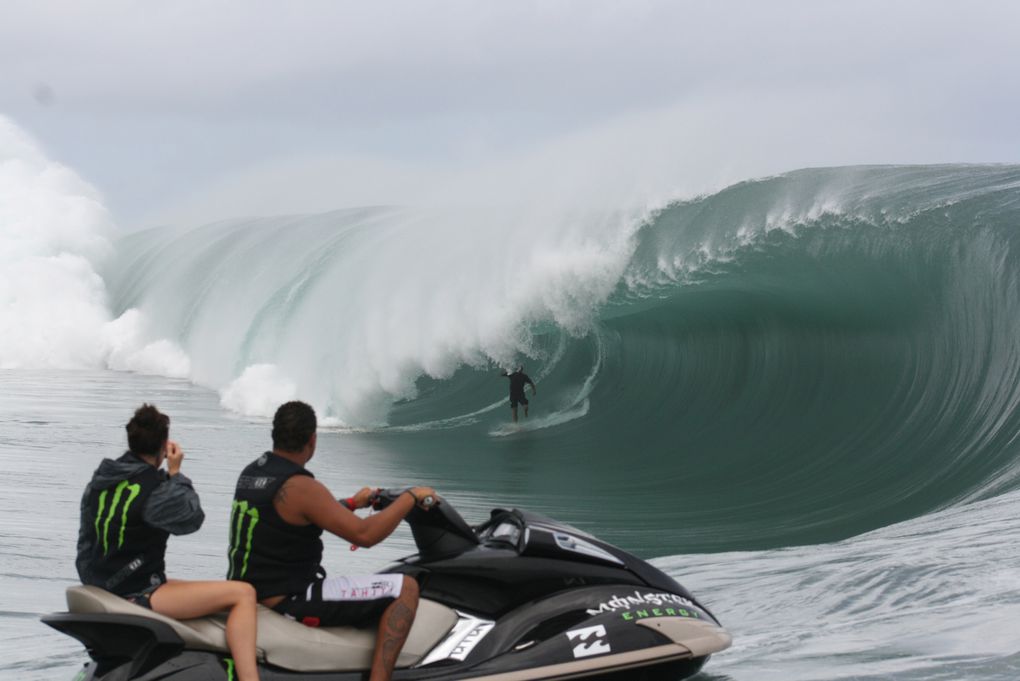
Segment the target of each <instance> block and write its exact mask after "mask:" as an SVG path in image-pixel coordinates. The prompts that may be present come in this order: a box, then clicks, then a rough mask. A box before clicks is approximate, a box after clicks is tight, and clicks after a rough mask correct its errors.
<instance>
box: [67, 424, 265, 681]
mask: <svg viewBox="0 0 1020 681" xmlns="http://www.w3.org/2000/svg"><path fill="white" fill-rule="evenodd" d="M127 433H128V436H127V437H128V451H127V452H125V453H124V455H123V456H121V457H120V458H119V459H116V460H113V459H103V461H102V463H100V464H99V468H97V469H96V471H95V473H93V474H92V480H91V481H90V482H89V484H88V485H87V486H86V487H85V494H84V495H83V496H82V499H81V527H80V529H79V531H78V558H77V560H76V561H75V565H76V567H77V568H78V576H79V577H80V578H81V581H82V584H92V585H94V586H98V587H101V588H103V589H106V590H107V591H111V592H113V593H115V594H117V595H118V596H120V597H122V598H125V599H127V600H129V601H131V602H133V603H135V604H136V605H140V606H142V607H143V608H149V609H151V610H152V611H153V612H158V613H160V614H161V615H166V616H168V617H173V618H175V619H191V618H193V617H201V616H203V615H210V614H212V613H216V612H220V611H223V610H229V611H230V614H229V615H228V616H227V632H226V633H227V645H228V646H229V647H230V653H231V655H233V658H234V664H235V670H236V671H237V678H238V679H239V681H257V680H258V678H259V676H258V667H257V666H256V662H255V627H256V624H255V605H256V604H255V589H253V588H252V587H251V585H250V584H244V583H243V582H223V581H208V582H193V581H183V580H179V579H173V580H168V579H167V576H166V573H165V570H166V563H165V560H164V556H165V554H166V542H167V539H168V538H169V536H170V535H171V534H190V533H192V532H195V531H196V530H198V528H200V527H201V526H202V522H203V521H204V520H205V513H204V512H203V511H202V506H201V505H200V504H199V501H198V494H196V493H195V490H194V488H193V487H192V486H191V480H189V479H188V478H187V476H185V475H184V474H183V473H181V462H182V461H183V460H184V452H183V451H182V450H181V448H180V446H179V445H178V444H177V443H176V442H172V441H171V440H170V439H169V435H170V417H168V416H167V415H166V414H162V413H160V411H159V410H158V409H156V407H154V406H152V405H149V404H143V405H142V406H141V407H139V408H138V410H137V411H135V414H134V416H133V417H132V418H131V420H130V421H128V424H127ZM164 461H166V464H167V466H166V468H167V469H166V470H165V471H164V470H161V468H160V467H161V466H162V465H163V462H164Z"/></svg>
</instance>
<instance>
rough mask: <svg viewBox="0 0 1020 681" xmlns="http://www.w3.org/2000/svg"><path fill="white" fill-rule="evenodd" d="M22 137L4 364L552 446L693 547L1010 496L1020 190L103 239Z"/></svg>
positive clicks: (343, 218) (237, 403)
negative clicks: (519, 385)
mask: <svg viewBox="0 0 1020 681" xmlns="http://www.w3.org/2000/svg"><path fill="white" fill-rule="evenodd" d="M15 133H16V131H13V132H12V131H10V130H8V131H5V134H4V135H0V138H2V140H3V144H4V148H3V149H2V150H0V151H2V152H3V155H2V156H0V192H3V199H4V200H3V202H0V223H2V224H0V230H2V231H0V237H2V244H0V262H2V264H3V273H2V275H0V301H2V303H3V305H4V308H3V316H2V319H0V327H2V332H3V333H2V339H3V340H0V365H2V366H3V367H7V368H11V367H19V366H49V367H60V368H63V367H74V366H106V367H110V368H114V369H121V370H133V371H142V372H148V373H158V374H164V375H169V376H178V377H186V378H189V379H190V380H192V381H193V382H195V383H198V384H200V385H203V386H208V387H211V388H213V389H215V390H218V391H219V392H220V395H221V398H222V402H223V404H224V405H225V406H226V407H228V408H230V409H233V410H235V411H238V412H241V413H245V414H252V415H266V414H269V413H271V411H272V409H273V408H275V406H276V405H277V404H279V403H280V402H281V401H282V400H285V399H289V398H292V397H301V398H303V399H307V400H309V401H311V402H312V403H314V404H315V405H316V406H317V408H318V409H319V411H320V412H321V413H322V414H323V415H324V416H325V417H326V418H327V419H329V422H330V423H334V424H336V425H337V426H339V427H342V428H352V429H362V430H364V429H367V430H369V431H371V432H375V433H382V434H389V435H387V436H393V437H399V436H400V435H399V434H400V433H406V432H407V431H413V432H415V433H417V434H418V435H417V437H420V438H421V440H420V442H422V443H423V444H422V445H421V446H422V447H423V449H424V450H425V451H427V448H428V447H429V446H435V447H451V446H453V447H458V446H470V447H473V448H476V449H478V450H479V451H484V450H486V449H499V448H505V447H511V446H515V445H514V442H515V441H516V442H519V441H520V439H521V438H528V439H529V440H530V441H532V442H534V441H537V440H541V441H542V442H543V443H544V444H545V445H547V450H548V451H555V452H557V454H556V456H557V458H558V459H559V462H558V464H557V465H558V466H560V467H561V470H562V471H564V472H563V476H564V478H566V477H569V480H570V484H579V485H589V486H599V485H605V484H606V483H605V481H606V480H607V479H613V480H614V485H613V488H612V489H611V490H607V491H606V497H607V500H608V502H607V503H609V505H610V506H611V505H612V503H625V501H624V500H625V499H626V498H628V497H629V496H630V495H640V496H642V497H643V498H644V499H645V500H644V502H643V503H645V504H646V505H647V506H648V508H649V512H656V509H657V508H658V509H666V508H667V507H668V508H669V512H670V513H672V514H673V515H674V516H676V517H678V518H679V520H680V522H679V523H678V528H677V530H676V533H677V537H675V538H673V541H671V542H670V543H671V544H673V545H676V544H677V543H682V544H683V545H684V546H687V547H689V548H690V549H691V550H699V549H704V550H713V549H718V548H725V547H733V546H740V547H749V546H751V547H753V546H756V545H761V546H774V545H776V543H777V542H779V543H790V542H801V543H806V542H815V541H824V540H828V539H832V538H835V537H839V536H850V535H853V534H856V533H859V532H861V531H864V530H867V529H871V528H874V527H879V526H884V525H887V524H890V523H891V522H895V521H896V520H900V519H903V518H907V517H912V516H915V515H918V514H921V513H925V512H927V511H930V510H932V509H935V508H939V507H944V506H950V505H954V504H957V503H960V502H964V501H969V500H973V499H978V498H984V497H990V496H994V495H996V494H998V493H1001V492H1003V491H1006V490H1010V489H1014V488H1015V487H1016V486H1017V480H1018V460H1020V457H1018V451H1017V442H1016V434H1017V433H1018V432H1020V419H1018V416H1017V403H1018V400H1020V380H1018V377H1020V354H1018V351H1020V342H1018V340H1017V339H1018V337H1020V334H1018V332H1020V328H1018V326H1020V307H1018V302H1020V301H1018V291H1020V289H1018V281H1017V276H1018V273H1020V262H1018V253H1017V246H1016V242H1017V236H1016V234H1017V228H1018V227H1020V167H1016V166H961V165H952V166H923V167H920V166H913V167H888V166H886V167H851V168H829V169H811V170H801V171H796V172H791V173H789V174H786V175H782V176H777V177H771V178H766V179H761V180H754V181H748V182H744V183H741V184H738V185H735V186H732V187H729V188H727V189H724V190H722V191H720V192H718V193H715V194H711V195H707V196H702V197H698V198H693V199H687V200H682V201H675V202H673V203H669V204H666V205H660V206H644V205H638V206H621V207H620V208H619V210H617V211H605V210H600V211H593V210H582V209H580V208H577V207H573V208H564V207H558V208H557V209H555V210H553V209H551V208H550V207H548V206H526V207H523V208H522V207H511V206H509V205H507V206H502V207H500V208H485V209H482V208H475V209H471V210H467V209H431V210H424V209H419V210H415V209H407V208H387V207H383V208H364V209H356V210H343V211H337V212H331V213H325V214H317V215H307V216H289V217H262V218H253V219H239V220H234V221H230V222H224V223H217V224H212V225H207V226H204V227H200V228H197V229H182V228H161V229H154V230H148V231H144V232H139V233H134V234H130V235H128V236H123V237H120V238H115V237H113V236H112V234H113V231H112V229H111V227H110V224H109V222H110V221H109V218H108V216H107V215H106V213H105V211H104V210H103V209H102V205H101V203H100V202H99V200H98V197H97V196H96V195H95V192H94V191H93V190H91V189H90V188H89V187H88V186H87V185H86V184H85V183H83V182H81V181H80V180H79V179H78V178H76V177H74V175H73V173H71V172H70V171H68V170H67V169H64V168H61V167H60V166H57V165H56V164H52V163H51V162H49V161H47V160H46V159H45V158H44V157H43V156H42V155H41V154H39V153H38V152H37V151H36V150H35V149H34V148H33V147H32V145H31V144H30V143H29V142H28V141H26V140H23V139H20V138H19V137H18V136H17V134H15ZM26 189H31V191H29V192H27V193H26V191H25V190H26ZM467 198H470V197H467ZM518 361H524V362H525V363H526V365H527V368H528V371H529V373H531V375H532V376H533V377H535V378H536V379H537V382H538V384H539V390H540V392H539V396H538V398H537V399H536V400H535V407H534V414H533V416H532V419H530V420H529V422H528V424H527V425H526V426H525V431H524V432H523V433H517V432H516V431H513V430H511V429H508V428H506V427H505V421H506V420H507V416H508V414H507V412H508V410H507V409H506V408H505V401H504V396H505V390H506V386H505V382H503V380H502V379H500V378H499V377H498V375H497V370H498V368H499V367H501V366H509V365H510V364H513V363H516V362H518ZM423 434H424V435H423ZM502 435H510V437H497V436H502ZM429 443H432V444H429ZM465 443H468V444H467V445H465ZM596 470H597V473H596V472H595V471H596ZM553 478H554V479H553V481H551V482H550V481H537V482H536V483H535V484H536V485H539V486H541V485H543V484H549V485H550V486H554V485H556V484H561V483H562V482H563V481H562V480H559V479H555V475H554V476H553ZM613 500H615V502H614V501H613ZM706 507H711V508H712V509H713V511H712V513H711V514H710V516H709V515H705V514H701V513H700V512H699V509H701V508H706ZM685 518H689V519H690V521H691V522H690V523H689V524H687V525H686V526H685V523H684V522H683V521H684V519H685ZM637 532H638V533H640V529H638V530H637Z"/></svg>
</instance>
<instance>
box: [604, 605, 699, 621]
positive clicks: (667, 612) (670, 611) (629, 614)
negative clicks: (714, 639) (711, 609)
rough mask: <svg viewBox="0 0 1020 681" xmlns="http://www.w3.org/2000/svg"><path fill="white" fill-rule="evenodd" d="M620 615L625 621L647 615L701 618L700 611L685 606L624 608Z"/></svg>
mask: <svg viewBox="0 0 1020 681" xmlns="http://www.w3.org/2000/svg"><path fill="white" fill-rule="evenodd" d="M620 617H621V618H623V619H624V620H625V621H627V622H633V621H634V620H643V619H645V618H647V617H692V618H694V619H701V613H699V612H698V611H697V610H688V609H687V608H649V609H647V610H624V611H623V612H621V613H620Z"/></svg>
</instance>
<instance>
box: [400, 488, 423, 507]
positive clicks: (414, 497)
mask: <svg viewBox="0 0 1020 681" xmlns="http://www.w3.org/2000/svg"><path fill="white" fill-rule="evenodd" d="M404 491H405V492H407V493H408V494H410V495H411V498H412V499H414V503H415V505H417V504H420V503H421V500H420V499H419V498H418V497H417V496H415V494H414V492H412V491H411V490H409V489H406V490H404Z"/></svg>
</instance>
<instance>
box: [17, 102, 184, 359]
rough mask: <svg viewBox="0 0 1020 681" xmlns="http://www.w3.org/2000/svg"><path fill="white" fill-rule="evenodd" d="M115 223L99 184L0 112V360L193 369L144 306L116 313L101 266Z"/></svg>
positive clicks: (106, 257)
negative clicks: (155, 328) (158, 333)
mask: <svg viewBox="0 0 1020 681" xmlns="http://www.w3.org/2000/svg"><path fill="white" fill-rule="evenodd" d="M113 231H114V226H113V222H112V220H111V218H110V215H109V213H108V212H107V211H106V208H105V207H104V206H103V204H102V201H101V199H100V196H99V193H98V192H97V191H96V190H95V189H94V188H93V187H92V186H90V185H89V184H88V183H86V182H85V181H84V180H82V179H81V178H79V177H78V176H77V175H76V174H75V173H74V172H73V171H72V170H70V169H69V168H67V167H65V166H63V165H61V164H59V163H56V162H54V161H52V160H50V159H48V158H46V156H45V155H44V154H43V153H42V152H41V151H40V150H39V148H38V146H37V145H36V144H35V143H34V142H33V141H32V140H31V139H30V138H29V137H28V136H27V135H26V134H25V133H24V132H22V131H21V130H19V129H18V128H17V127H16V126H15V125H14V124H13V123H12V122H11V121H9V120H7V119H5V118H3V117H0V367H3V368H23V367H24V368H40V367H42V368H61V369H64V368H94V367H104V366H108V367H110V368H112V369H120V370H127V371H138V372H144V373H155V374H161V375H165V376H171V377H186V376H188V375H189V372H190V361H189V359H188V357H187V356H186V355H185V354H184V352H183V351H182V350H181V348H180V347H179V346H177V345H176V344H175V343H174V342H172V341H170V340H166V339H160V338H156V337H153V336H151V335H150V334H148V333H147V329H146V323H145V318H144V315H142V314H141V313H140V312H139V311H137V310H128V311H127V312H125V313H124V314H123V315H122V316H121V317H120V318H118V319H115V320H114V319H112V318H111V317H112V315H111V314H110V310H109V308H108V305H107V290H106V285H105V283H104V281H103V279H102V278H101V277H100V275H99V274H98V270H99V267H100V266H101V265H102V264H103V263H104V262H105V261H106V260H107V259H108V258H109V257H110V256H111V255H112V252H113V248H112V246H111V241H110V238H111V236H112V234H113Z"/></svg>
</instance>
